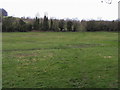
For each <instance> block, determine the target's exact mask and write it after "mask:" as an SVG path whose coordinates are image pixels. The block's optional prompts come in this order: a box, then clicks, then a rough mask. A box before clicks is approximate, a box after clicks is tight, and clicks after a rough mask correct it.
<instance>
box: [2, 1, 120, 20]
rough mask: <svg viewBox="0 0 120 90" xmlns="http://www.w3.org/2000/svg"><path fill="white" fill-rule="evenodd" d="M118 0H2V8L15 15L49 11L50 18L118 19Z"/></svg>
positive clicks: (26, 15) (28, 15) (30, 14)
mask: <svg viewBox="0 0 120 90" xmlns="http://www.w3.org/2000/svg"><path fill="white" fill-rule="evenodd" d="M118 1H119V0H113V1H112V4H107V3H105V2H103V3H101V0H1V1H0V8H4V9H5V10H6V11H8V14H9V15H10V16H15V17H23V16H25V17H35V16H36V15H37V16H40V17H43V16H44V13H46V12H47V13H48V17H49V18H51V17H54V18H70V19H72V18H78V19H80V20H82V19H86V20H88V19H104V20H116V19H117V18H118ZM38 13H39V15H38Z"/></svg>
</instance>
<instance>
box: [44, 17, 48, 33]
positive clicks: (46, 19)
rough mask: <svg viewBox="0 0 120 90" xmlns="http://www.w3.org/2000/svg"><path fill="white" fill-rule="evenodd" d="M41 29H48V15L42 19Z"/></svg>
mask: <svg viewBox="0 0 120 90" xmlns="http://www.w3.org/2000/svg"><path fill="white" fill-rule="evenodd" d="M43 30H44V31H47V30H49V25H48V17H47V16H46V15H45V16H44V20H43Z"/></svg>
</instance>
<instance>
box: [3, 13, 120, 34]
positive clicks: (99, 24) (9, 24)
mask: <svg viewBox="0 0 120 90" xmlns="http://www.w3.org/2000/svg"><path fill="white" fill-rule="evenodd" d="M2 22H3V23H2V32H29V31H33V30H35V31H54V32H78V31H88V32H89V31H92V32H94V31H119V29H118V21H117V20H113V21H104V20H89V21H86V20H81V21H79V20H73V19H66V20H65V19H53V18H50V19H48V17H47V16H46V15H45V16H44V17H43V18H38V17H36V18H34V19H31V18H16V17H12V16H8V17H3V19H2Z"/></svg>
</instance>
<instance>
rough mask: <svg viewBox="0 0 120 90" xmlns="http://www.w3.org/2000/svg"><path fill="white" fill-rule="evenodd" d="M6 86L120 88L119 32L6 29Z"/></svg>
mask: <svg viewBox="0 0 120 90" xmlns="http://www.w3.org/2000/svg"><path fill="white" fill-rule="evenodd" d="M2 62H3V87H4V88H32V87H36V88H117V87H118V33H114V32H25V33H23V32H22V33H18V32H15V33H3V60H2Z"/></svg>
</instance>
